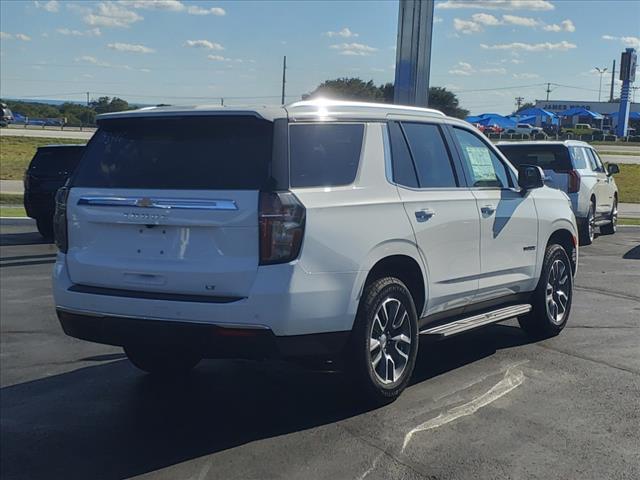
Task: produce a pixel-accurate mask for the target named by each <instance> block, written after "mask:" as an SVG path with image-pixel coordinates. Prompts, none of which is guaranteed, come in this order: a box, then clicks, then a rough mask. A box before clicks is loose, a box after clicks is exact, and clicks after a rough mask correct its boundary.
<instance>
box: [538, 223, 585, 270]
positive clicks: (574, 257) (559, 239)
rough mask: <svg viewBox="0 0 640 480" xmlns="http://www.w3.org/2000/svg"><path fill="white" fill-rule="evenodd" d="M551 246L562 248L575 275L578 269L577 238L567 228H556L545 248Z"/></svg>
mask: <svg viewBox="0 0 640 480" xmlns="http://www.w3.org/2000/svg"><path fill="white" fill-rule="evenodd" d="M552 244H558V245H560V246H561V247H562V248H564V250H565V252H567V255H568V256H569V261H570V262H571V271H572V273H573V274H574V275H575V274H576V271H577V269H578V239H577V237H576V236H575V235H574V234H573V233H572V232H571V231H570V230H569V229H567V228H562V227H560V228H558V229H557V230H554V231H553V233H552V234H551V235H550V236H549V239H548V240H547V243H546V244H545V250H546V247H548V246H549V245H552Z"/></svg>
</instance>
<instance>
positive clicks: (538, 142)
mask: <svg viewBox="0 0 640 480" xmlns="http://www.w3.org/2000/svg"><path fill="white" fill-rule="evenodd" d="M496 145H527V146H531V145H536V146H538V145H542V146H544V145H564V146H565V147H590V145H589V144H588V143H587V142H582V141H580V140H555V141H554V140H535V141H525V142H498V143H496Z"/></svg>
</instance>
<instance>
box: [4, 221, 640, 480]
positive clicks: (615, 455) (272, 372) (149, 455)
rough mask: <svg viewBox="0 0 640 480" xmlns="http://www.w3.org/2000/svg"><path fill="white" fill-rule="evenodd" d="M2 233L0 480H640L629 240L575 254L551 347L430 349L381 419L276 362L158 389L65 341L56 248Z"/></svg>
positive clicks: (607, 241) (638, 335)
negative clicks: (55, 291) (567, 312)
mask: <svg viewBox="0 0 640 480" xmlns="http://www.w3.org/2000/svg"><path fill="white" fill-rule="evenodd" d="M3 222H5V221H4V220H3ZM0 236H1V238H0V244H1V246H0V257H1V260H0V281H1V288H0V291H1V312H0V313H1V322H0V327H1V336H0V355H1V356H0V360H1V362H0V387H1V389H0V407H1V415H0V417H1V419H0V420H1V432H0V477H1V478H3V479H4V480H10V479H40V478H42V479H57V478H61V479H68V480H75V479H83V480H84V479H97V480H99V479H121V478H129V477H134V476H140V478H145V479H194V480H195V479H198V480H201V479H206V478H208V479H213V478H224V479H235V478H239V479H271V478H295V479H343V478H345V479H364V478H367V479H389V478H403V479H404V478H407V479H413V478H428V479H466V478H469V479H470V478H474V479H476V478H478V479H480V478H481V479H488V478H500V479H502V478H514V479H515V478H518V479H523V478H526V479H529V478H532V479H533V478H539V479H605V478H606V479H637V478H640V447H639V445H640V330H639V327H640V228H638V227H627V228H621V229H620V231H619V233H618V234H616V235H614V236H606V237H605V236H603V237H599V238H598V239H597V240H596V241H595V243H594V245H592V246H590V247H585V248H583V249H582V250H581V256H580V267H579V273H578V276H577V279H576V285H577V288H576V291H575V297H574V303H573V310H572V314H571V318H570V321H569V322H570V323H569V324H568V326H567V328H566V329H565V330H564V332H563V333H562V334H561V335H560V336H558V337H556V338H552V339H548V340H544V341H539V342H533V343H532V342H530V341H529V340H528V339H527V337H525V336H524V334H523V333H522V331H521V330H520V329H519V328H517V323H516V322H514V321H509V322H506V323H504V324H501V325H494V326H491V327H489V328H486V329H484V330H481V331H477V332H474V333H470V334H466V335H463V336H459V337H456V338H453V339H451V340H448V341H444V342H439V343H426V342H423V343H422V344H421V348H420V354H419V357H418V366H417V368H416V372H415V374H414V379H413V384H412V386H411V387H409V388H408V389H407V390H406V391H405V392H404V394H403V395H402V396H401V397H400V399H399V400H398V401H396V402H395V403H393V404H391V405H389V406H386V407H383V408H379V409H375V410H367V409H365V408H363V407H361V406H359V405H358V404H357V402H355V401H354V399H353V398H352V397H351V396H350V395H349V393H348V391H349V389H348V385H347V383H346V380H345V379H344V378H343V376H342V375H340V374H336V373H326V372H310V371H307V370H304V369H302V368H299V367H297V366H294V365H289V364H284V363H279V362H248V361H206V362H203V363H201V364H200V365H199V366H198V368H197V369H196V370H195V371H194V372H193V374H192V375H191V376H190V377H189V378H186V379H184V380H182V381H179V382H175V383H170V384H162V383H157V382H156V381H153V380H152V379H150V378H149V377H146V376H145V375H143V374H142V373H140V372H139V371H137V370H136V369H135V368H134V367H132V366H131V365H130V364H129V362H128V361H127V360H126V359H125V358H124V357H123V355H122V352H121V351H120V350H119V349H115V348H110V347H103V346H99V345H92V344H89V343H85V342H81V341H76V340H74V339H71V338H67V337H65V336H64V334H63V333H62V331H61V329H60V327H59V325H58V323H57V320H56V318H55V314H54V311H53V303H52V297H51V287H50V278H49V277H50V271H51V268H52V264H53V261H54V258H55V247H54V246H53V245H50V244H44V243H42V242H41V241H40V239H39V237H38V235H37V233H35V229H34V228H33V227H32V226H25V225H24V223H23V224H22V225H11V224H9V223H6V222H5V223H3V224H2V232H1V235H0Z"/></svg>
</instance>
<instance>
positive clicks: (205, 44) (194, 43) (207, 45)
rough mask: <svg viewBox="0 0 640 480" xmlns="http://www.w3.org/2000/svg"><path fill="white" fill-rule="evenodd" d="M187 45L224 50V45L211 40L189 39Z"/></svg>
mask: <svg viewBox="0 0 640 480" xmlns="http://www.w3.org/2000/svg"><path fill="white" fill-rule="evenodd" d="M184 46H185V47H194V48H205V49H207V50H224V47H223V46H222V45H220V44H219V43H216V42H210V41H209V40H187V42H186V43H185V44H184Z"/></svg>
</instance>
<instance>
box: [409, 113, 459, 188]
mask: <svg viewBox="0 0 640 480" xmlns="http://www.w3.org/2000/svg"><path fill="white" fill-rule="evenodd" d="M402 127H403V128H404V131H405V134H406V136H407V140H408V142H409V147H410V148H411V154H412V155H413V160H414V162H415V165H416V169H417V171H418V181H419V183H420V187H421V188H433V187H455V186H457V182H456V177H455V174H454V172H453V167H452V165H451V158H450V157H449V152H448V151H447V147H446V146H445V143H444V139H443V138H442V134H441V133H440V128H439V127H438V126H437V125H428V124H424V123H403V124H402Z"/></svg>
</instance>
